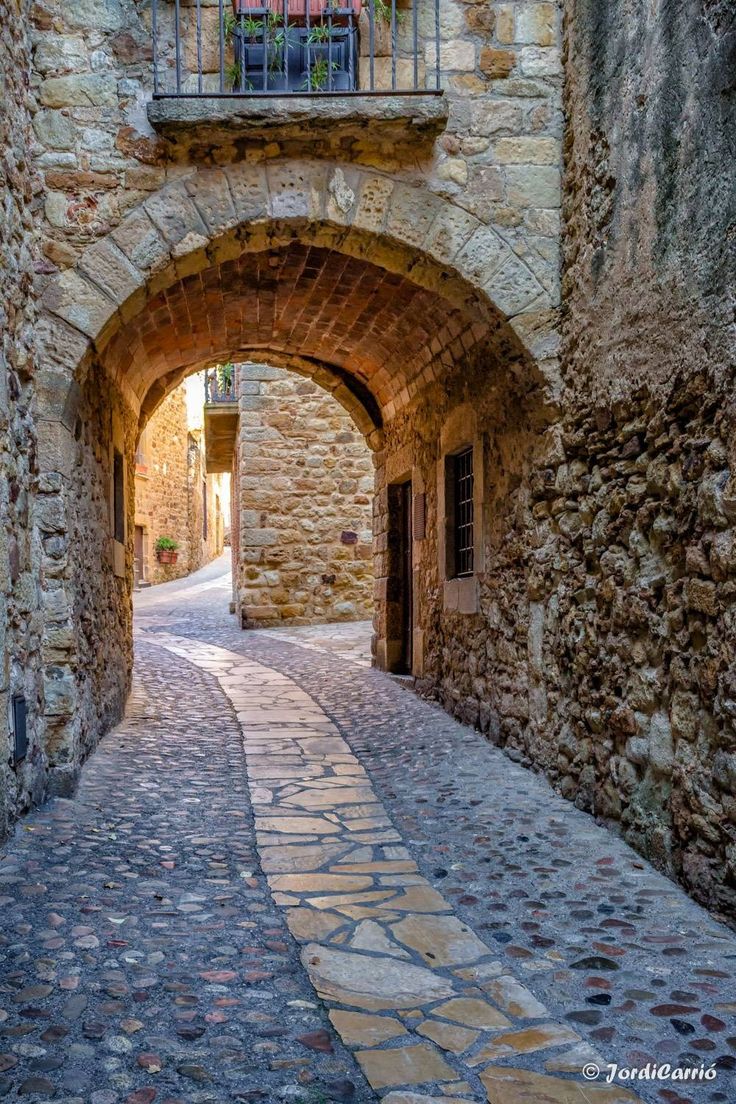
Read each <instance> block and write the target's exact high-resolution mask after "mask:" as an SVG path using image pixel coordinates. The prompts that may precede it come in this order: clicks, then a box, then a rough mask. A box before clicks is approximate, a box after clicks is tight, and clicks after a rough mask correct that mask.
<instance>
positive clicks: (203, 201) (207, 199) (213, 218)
mask: <svg viewBox="0 0 736 1104" xmlns="http://www.w3.org/2000/svg"><path fill="white" fill-rule="evenodd" d="M184 187H185V188H186V190H187V194H188V195H189V196H190V197H191V198H192V199H193V200H194V203H195V205H196V207H197V210H198V211H199V213H200V215H201V216H202V219H203V220H204V222H205V223H206V225H207V228H208V230H209V231H210V233H212V234H215V233H222V232H223V231H225V230H229V229H231V228H232V227H234V226H236V225H237V223H238V221H239V218H238V214H237V212H236V210H235V205H234V203H233V198H232V195H231V194H230V188H229V185H228V178H227V176H226V175H225V173H224V172H223V171H222V170H221V169H210V170H208V171H207V172H198V173H196V174H195V175H194V176H190V177H188V178H187V179H186V180H185V181H184Z"/></svg>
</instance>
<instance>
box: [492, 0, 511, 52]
mask: <svg viewBox="0 0 736 1104" xmlns="http://www.w3.org/2000/svg"><path fill="white" fill-rule="evenodd" d="M496 38H497V39H498V41H499V42H501V43H503V44H504V45H505V46H509V45H511V43H512V42H513V41H514V5H513V4H496Z"/></svg>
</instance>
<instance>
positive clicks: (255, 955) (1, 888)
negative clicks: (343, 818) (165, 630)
mask: <svg viewBox="0 0 736 1104" xmlns="http://www.w3.org/2000/svg"><path fill="white" fill-rule="evenodd" d="M138 671H139V674H138V679H139V682H138V687H137V690H136V693H135V695H134V698H133V699H132V701H131V707H130V710H129V715H128V718H127V720H126V722H125V723H124V724H123V725H121V726H120V727H119V728H118V729H116V730H115V731H114V732H112V733H111V734H110V735H109V736H108V737H107V738H106V739H105V740H104V741H103V742H102V744H101V745H100V747H99V749H98V750H97V752H96V753H95V755H94V756H93V757H92V758H91V760H90V761H89V762H88V763H87V765H86V767H85V768H84V771H83V774H82V782H81V785H80V789H79V792H78V794H77V796H76V798H75V799H74V800H73V801H65V800H55V801H53V802H50V803H49V804H47V805H46V806H44V807H43V808H42V809H40V810H38V811H37V812H35V813H33V814H31V815H30V816H28V817H27V818H26V819H25V820H24V821H23V822H22V824H21V825H20V826H19V828H18V831H17V833H16V836H15V838H14V839H13V840H11V841H10V843H9V844H8V845H7V846H6V848H5V849H4V850H3V851H2V852H0V916H1V917H2V922H1V926H0V1073H2V1077H0V1095H4V1094H10V1096H11V1097H12V1096H14V1095H16V1094H19V1095H22V1096H26V1095H28V1096H31V1097H36V1098H49V1097H52V1096H53V1098H54V1099H55V1100H66V1101H67V1102H70V1101H79V1102H86V1101H90V1102H91V1104H117V1102H123V1101H124V1102H126V1104H151V1102H152V1101H154V1100H156V1101H161V1102H162V1104H163V1102H164V1101H167V1100H168V1101H169V1104H172V1102H174V1101H178V1100H181V1101H186V1102H187V1104H189V1102H191V1104H205V1102H209V1101H213V1102H218V1104H219V1102H225V1101H231V1100H253V1101H260V1102H262V1104H268V1101H280V1100H288V1101H292V1102H294V1104H299V1102H303V1104H310V1102H313V1101H314V1102H317V1101H325V1100H329V1099H342V1098H343V1097H342V1096H339V1095H336V1092H337V1090H334V1086H335V1085H339V1086H341V1088H340V1092H342V1093H344V1092H345V1085H346V1084H348V1083H349V1084H350V1085H351V1086H353V1087H354V1095H353V1096H352V1100H354V1101H355V1102H356V1104H363V1102H367V1101H369V1100H372V1099H374V1096H373V1094H372V1092H371V1090H370V1089H369V1088H368V1087H367V1085H366V1084H365V1081H364V1080H363V1077H362V1075H361V1073H360V1071H359V1070H358V1068H357V1066H356V1065H355V1063H354V1061H353V1059H352V1057H351V1056H350V1055H349V1054H348V1053H347V1052H346V1051H345V1050H344V1048H343V1047H342V1045H341V1043H340V1041H339V1039H338V1038H337V1036H336V1035H335V1033H334V1031H333V1030H332V1027H331V1025H330V1023H329V1021H328V1020H327V1017H326V1015H325V1014H324V1012H323V1010H322V1009H321V1007H320V1006H319V1004H318V1002H317V1000H316V998H315V996H314V992H313V990H312V988H311V986H310V985H309V982H308V980H307V977H306V975H305V974H304V972H303V970H302V968H301V965H300V963H299V960H298V955H297V950H296V946H295V944H294V943H293V941H292V939H291V937H290V935H289V933H288V932H287V930H286V927H285V925H284V923H283V921H282V917H281V915H280V914H279V912H278V910H277V909H276V908H275V907H274V905H273V904H272V901H271V899H270V896H269V893H268V889H267V886H266V882H265V878H264V877H263V876H262V874H261V873H260V870H259V868H258V862H257V857H256V853H255V849H254V833H253V828H252V820H251V812H250V804H249V798H248V792H247V788H246V776H245V768H244V762H243V755H242V748H241V742H240V733H239V728H238V725H237V721H236V719H235V717H234V715H233V713H232V710H231V708H230V705H229V703H228V702H227V699H226V698H225V697H224V695H223V694H222V692H221V691H220V689H219V687H218V685H217V683H216V681H215V680H214V679H213V678H211V677H210V676H209V675H207V674H204V673H202V672H200V671H198V670H197V669H195V668H193V667H190V666H189V665H186V666H185V669H184V670H183V669H182V664H181V663H179V662H177V661H176V660H174V659H173V658H172V657H171V656H169V655H168V653H165V652H163V651H162V650H160V649H153V648H151V647H150V646H147V645H145V644H142V645H141V646H140V647H139V651H138ZM314 1033H318V1034H319V1037H320V1038H323V1037H325V1038H329V1040H330V1044H331V1052H330V1051H328V1050H327V1049H326V1048H325V1050H324V1051H323V1050H318V1049H315V1048H314V1047H310V1046H308V1045H305V1044H304V1042H300V1041H299V1039H300V1037H302V1038H304V1037H305V1036H311V1035H313V1034H314Z"/></svg>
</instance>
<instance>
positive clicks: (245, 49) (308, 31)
mask: <svg viewBox="0 0 736 1104" xmlns="http://www.w3.org/2000/svg"><path fill="white" fill-rule="evenodd" d="M307 4H309V9H308V10H307ZM360 11H361V0H286V2H284V0H233V13H232V14H231V13H230V12H227V13H226V14H225V16H224V30H225V40H226V42H227V44H228V45H229V46H231V47H232V50H233V56H234V61H233V63H232V64H231V65H230V66H229V67H228V81H229V84H230V88H231V91H233V92H266V91H268V92H303V91H308V92H309V91H312V92H321V91H325V90H327V91H334V92H337V91H351V90H354V89H355V87H356V74H357V68H358V66H357V21H358V18H359V16H360Z"/></svg>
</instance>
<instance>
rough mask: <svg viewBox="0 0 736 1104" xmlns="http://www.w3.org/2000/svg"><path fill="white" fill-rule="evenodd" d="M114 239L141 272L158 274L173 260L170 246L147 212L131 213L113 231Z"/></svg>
mask: <svg viewBox="0 0 736 1104" xmlns="http://www.w3.org/2000/svg"><path fill="white" fill-rule="evenodd" d="M112 238H113V241H114V242H115V243H116V244H117V245H118V246H119V248H120V249H121V250H122V251H123V253H124V254H125V255H126V257H128V258H129V259H130V260H131V261H132V263H133V264H134V265H135V266H136V268H139V269H140V270H141V272H146V273H148V274H151V273H153V272H157V271H158V270H160V269H161V268H163V267H164V266H165V265H166V264H167V263H168V262H169V261H170V260H171V251H170V249H169V247H168V245H167V244H166V242H165V241H164V239H163V237H162V236H161V234H160V233H159V231H158V229H157V228H156V227H155V226H154V225H153V223H152V222H151V220H150V218H149V217H148V215H147V214H146V213H145V211H142V210H137V211H133V212H131V214H130V215H128V217H127V218H126V219H124V220H123V221H122V222H121V224H120V226H118V227H116V229H115V230H113V232H112Z"/></svg>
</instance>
